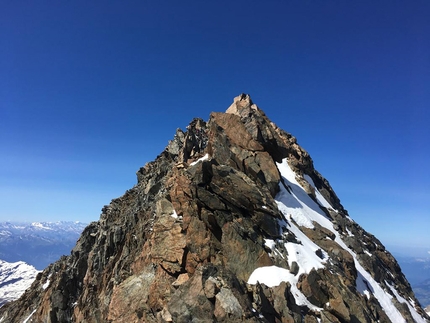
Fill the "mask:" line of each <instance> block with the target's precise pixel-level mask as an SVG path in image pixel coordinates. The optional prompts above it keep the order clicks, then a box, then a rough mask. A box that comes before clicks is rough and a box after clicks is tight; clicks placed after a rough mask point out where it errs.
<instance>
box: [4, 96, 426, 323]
mask: <svg viewBox="0 0 430 323" xmlns="http://www.w3.org/2000/svg"><path fill="white" fill-rule="evenodd" d="M286 161H288V164H286ZM282 167H283V168H282ZM288 167H289V168H288ZM281 169H284V172H285V169H287V170H288V169H290V170H291V172H293V173H294V174H295V176H294V179H289V178H288V176H287V175H285V174H284V173H282V171H280V170H281ZM283 174H284V175H283ZM137 177H138V183H137V184H136V186H134V187H133V188H132V189H130V190H128V191H127V192H126V193H125V194H124V195H123V196H122V197H120V198H117V199H114V200H112V202H111V203H110V204H109V205H108V206H105V207H104V208H103V210H102V214H101V217H100V220H99V221H98V222H94V223H91V224H90V225H89V226H88V227H87V228H86V229H85V231H84V232H83V234H82V235H81V237H80V239H79V241H78V242H77V244H76V246H75V248H74V249H73V250H72V252H71V254H70V256H68V257H63V258H61V259H60V260H59V261H57V262H56V263H54V264H52V265H50V266H49V267H48V268H46V269H45V270H44V271H43V272H42V273H40V274H39V275H38V277H37V279H36V281H35V282H34V283H33V285H32V286H31V288H30V289H28V290H27V291H26V293H25V294H24V295H23V296H22V297H21V298H20V299H19V300H17V301H15V302H11V303H9V304H6V305H5V306H4V307H2V308H1V309H0V322H2V323H4V322H22V321H24V320H25V319H28V320H27V322H52V323H55V322H127V323H130V322H309V323H310V322H390V321H394V320H397V319H398V318H401V319H402V320H404V321H405V322H413V321H414V320H417V321H421V322H425V320H426V319H428V317H427V315H426V314H425V313H424V311H423V310H422V309H421V307H420V305H419V303H418V301H417V300H416V299H415V296H414V294H413V292H412V290H411V288H410V286H409V283H408V282H407V281H406V279H405V277H404V276H403V274H402V272H401V270H400V268H399V266H398V264H397V262H396V261H395V259H394V258H393V257H392V256H391V255H390V254H389V253H388V252H387V251H386V250H385V248H384V247H383V245H382V244H381V243H380V242H379V241H378V240H377V239H376V238H375V237H373V236H372V235H370V234H369V233H367V232H365V231H364V230H363V229H362V228H361V227H360V226H359V225H358V224H356V223H355V222H354V221H352V220H351V219H350V218H349V216H348V214H347V211H346V210H345V209H344V208H343V207H342V205H341V204H340V201H339V199H338V198H337V196H336V195H335V193H334V192H333V190H332V188H331V187H330V185H329V183H328V181H327V180H325V179H324V178H323V177H322V176H321V175H320V174H319V173H318V172H317V171H316V170H315V169H314V167H313V162H312V159H311V158H310V156H309V154H308V153H307V152H306V151H305V150H304V149H303V148H301V147H300V146H299V145H298V144H297V141H296V139H295V138H294V137H293V136H291V135H290V134H288V133H286V132H285V131H283V130H281V129H279V128H278V127H277V126H276V125H275V124H274V123H272V122H271V121H270V120H269V119H268V118H267V117H266V115H265V114H264V113H263V112H262V111H261V110H260V109H259V108H258V107H257V106H256V105H255V104H253V103H252V101H251V99H250V98H249V96H248V95H244V94H242V95H240V96H239V97H237V98H236V99H235V101H234V103H233V104H232V105H231V106H230V108H229V109H228V110H227V113H212V114H211V116H210V118H209V121H208V122H205V121H203V120H201V119H194V120H193V121H192V122H191V123H190V125H189V126H188V127H187V131H185V132H183V131H182V130H177V132H176V135H175V137H174V139H173V140H172V141H170V142H169V144H168V146H167V147H166V149H165V150H164V151H163V152H162V153H161V154H160V155H159V156H158V157H157V158H156V160H155V161H153V162H150V163H148V164H147V165H145V167H143V168H141V169H140V170H139V171H138V172H137ZM283 198H284V200H283ZM285 201H292V203H293V204H294V205H288V203H287V202H285ZM303 201H307V202H306V203H307V204H306V205H303V204H300V203H302V202H303ZM322 201H325V202H324V203H323V202H322ZM282 203H286V204H282ZM283 205H284V206H283ZM299 205H302V206H301V207H298V206H299ZM289 207H290V208H291V209H288V208H289ZM288 210H290V211H291V212H292V214H289V212H290V211H288ZM300 212H301V213H300ZM312 217H313V218H312ZM303 219H304V220H303ZM318 219H321V220H318ZM305 220H306V221H307V222H306V221H305ZM306 252H308V253H306ZM303 253H304V254H305V256H302V254H303ZM259 270H260V271H259ZM259 273H260V274H259ZM261 273H263V275H261ZM270 273H275V274H276V275H273V277H272V276H271V274H270ZM258 275H259V276H258ZM278 275H279V277H281V276H282V277H281V278H279V277H278ZM251 276H252V277H258V279H257V280H256V281H253V279H251ZM274 280H277V281H276V282H273V281H274ZM387 300H388V301H387Z"/></svg>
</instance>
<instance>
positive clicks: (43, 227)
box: [31, 222, 52, 230]
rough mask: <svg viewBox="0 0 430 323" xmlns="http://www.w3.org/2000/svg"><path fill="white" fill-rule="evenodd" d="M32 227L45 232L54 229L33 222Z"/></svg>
mask: <svg viewBox="0 0 430 323" xmlns="http://www.w3.org/2000/svg"><path fill="white" fill-rule="evenodd" d="M31 226H32V227H35V228H39V229H43V230H52V228H50V227H47V226H45V225H43V224H42V223H40V222H32V223H31Z"/></svg>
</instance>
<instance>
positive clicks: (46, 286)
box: [42, 279, 50, 289]
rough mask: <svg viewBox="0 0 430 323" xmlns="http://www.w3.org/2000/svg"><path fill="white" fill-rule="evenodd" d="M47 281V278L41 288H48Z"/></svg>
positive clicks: (48, 281)
mask: <svg viewBox="0 0 430 323" xmlns="http://www.w3.org/2000/svg"><path fill="white" fill-rule="evenodd" d="M49 283H50V280H49V279H47V280H46V282H45V283H44V284H43V285H42V288H43V289H47V288H48V286H49Z"/></svg>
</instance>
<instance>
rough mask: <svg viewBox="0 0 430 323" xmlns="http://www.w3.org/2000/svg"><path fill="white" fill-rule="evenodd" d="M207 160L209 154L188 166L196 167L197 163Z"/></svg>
mask: <svg viewBox="0 0 430 323" xmlns="http://www.w3.org/2000/svg"><path fill="white" fill-rule="evenodd" d="M208 159H209V154H206V155H204V156H203V157H202V158H199V159H197V160H196V161H193V162H192V163H191V164H190V166H194V165H196V164H197V163H198V162H201V161H203V160H208Z"/></svg>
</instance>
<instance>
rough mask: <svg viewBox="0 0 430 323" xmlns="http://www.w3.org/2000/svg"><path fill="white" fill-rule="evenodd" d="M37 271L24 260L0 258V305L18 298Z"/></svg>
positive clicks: (29, 284)
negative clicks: (15, 260)
mask: <svg viewBox="0 0 430 323" xmlns="http://www.w3.org/2000/svg"><path fill="white" fill-rule="evenodd" d="M38 273H39V272H38V271H37V270H36V268H34V267H33V266H30V265H28V264H26V263H25V262H22V261H19V262H14V263H9V262H6V261H3V260H0V286H2V287H1V288H0V305H1V304H3V303H7V302H10V301H13V300H15V299H18V298H19V297H20V296H21V295H22V294H23V293H24V291H25V290H26V289H27V288H29V287H30V286H31V284H32V283H33V281H34V279H35V278H36V275H37V274H38Z"/></svg>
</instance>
